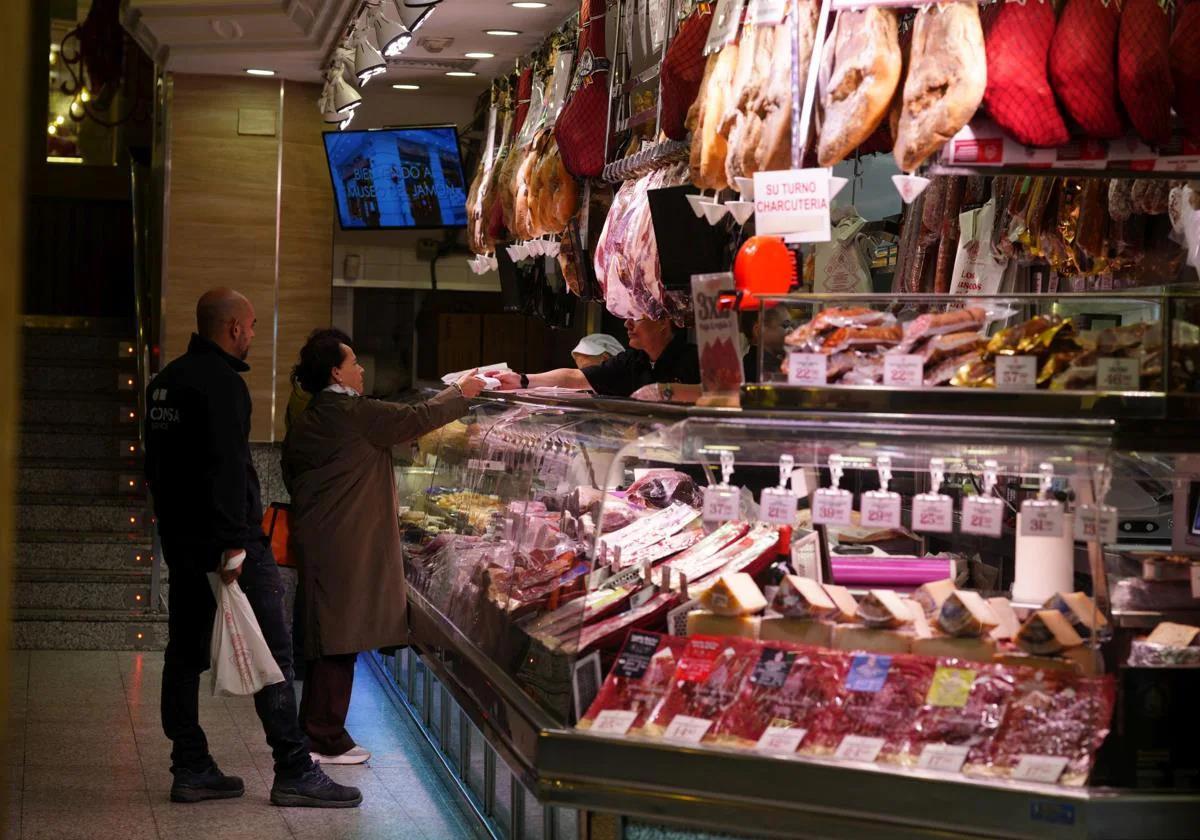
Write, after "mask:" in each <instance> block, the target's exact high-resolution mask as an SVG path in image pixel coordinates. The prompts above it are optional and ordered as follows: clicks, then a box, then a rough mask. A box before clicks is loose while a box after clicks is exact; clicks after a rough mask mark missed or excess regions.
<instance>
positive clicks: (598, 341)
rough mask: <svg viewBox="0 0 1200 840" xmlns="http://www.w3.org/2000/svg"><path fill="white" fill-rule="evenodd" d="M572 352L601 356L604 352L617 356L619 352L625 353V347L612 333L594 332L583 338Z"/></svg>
mask: <svg viewBox="0 0 1200 840" xmlns="http://www.w3.org/2000/svg"><path fill="white" fill-rule="evenodd" d="M571 352H572V353H582V354H583V355H585V356H599V355H601V354H603V353H608V354H609V355H610V356H616V355H617V354H618V353H624V352H625V348H624V347H623V346H622V345H621V342H619V341H617V340H616V339H615V338H613V337H612V336H611V335H606V334H604V333H592V334H591V335H585V336H584V337H583V338H581V339H580V340H579V343H578V344H576V345H575V349H574V350H572V351H571Z"/></svg>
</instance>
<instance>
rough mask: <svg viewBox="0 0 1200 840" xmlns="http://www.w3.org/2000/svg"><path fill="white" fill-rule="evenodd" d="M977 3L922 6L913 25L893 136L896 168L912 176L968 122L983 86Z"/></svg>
mask: <svg viewBox="0 0 1200 840" xmlns="http://www.w3.org/2000/svg"><path fill="white" fill-rule="evenodd" d="M983 55H986V53H985V52H984V44H983V29H982V27H981V26H980V23H979V7H978V6H977V5H976V3H975V0H955V2H950V3H943V4H940V5H934V6H926V7H923V8H922V9H921V10H920V11H918V12H917V18H916V22H915V23H914V24H913V42H912V55H911V58H910V60H909V68H908V76H907V78H906V79H905V82H904V103H903V107H902V110H901V112H900V124H899V128H898V129H897V132H898V133H897V137H896V148H895V155H896V163H897V164H898V165H899V167H900V169H901V170H902V171H904V172H912V171H913V170H914V169H916V168H917V167H918V166H920V165H921V164H922V163H924V162H925V161H926V160H927V159H928V158H929V157H930V155H932V154H934V153H935V152H936V151H938V150H939V149H940V148H941V147H942V145H943V144H944V143H945V142H946V141H947V140H949V139H950V138H951V137H953V136H954V135H955V134H957V133H958V131H959V129H961V128H962V127H963V126H965V125H966V124H967V123H968V122H970V121H971V117H973V116H975V111H976V110H977V109H978V108H979V104H980V103H981V102H982V101H983V94H984V90H985V89H986V87H987V65H986V62H984V61H980V60H979V58H980V56H983Z"/></svg>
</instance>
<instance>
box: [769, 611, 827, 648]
mask: <svg viewBox="0 0 1200 840" xmlns="http://www.w3.org/2000/svg"><path fill="white" fill-rule="evenodd" d="M834 626H835V625H834V623H833V622H832V621H815V620H812V619H808V618H786V617H784V616H769V617H767V618H764V619H763V620H762V623H761V624H760V625H759V627H758V638H759V640H760V641H764V642H791V643H792V644H795V645H817V646H819V647H832V646H833V628H834Z"/></svg>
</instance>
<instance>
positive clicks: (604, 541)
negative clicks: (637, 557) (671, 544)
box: [600, 502, 700, 555]
mask: <svg viewBox="0 0 1200 840" xmlns="http://www.w3.org/2000/svg"><path fill="white" fill-rule="evenodd" d="M699 518H700V512H699V511H698V510H696V509H695V508H693V507H691V506H690V505H686V504H682V503H680V502H672V503H671V504H670V505H669V506H668V507H666V508H663V509H662V510H659V511H656V512H655V513H652V514H650V515H649V516H643V517H641V518H640V519H637V520H635V521H634V522H632V523H631V524H629V525H626V526H625V527H624V528H622V529H621V530H619V531H613V532H609V533H605V534H601V535H600V551H601V552H602V553H603V554H605V555H611V554H612V553H614V552H617V551H619V552H620V553H621V554H622V555H624V554H625V553H626V552H631V551H638V550H640V549H642V548H645V547H647V546H650V545H653V544H654V543H656V542H658V541H659V540H661V539H663V538H664V537H669V536H671V535H672V534H677V533H679V532H680V531H682V530H683V529H684V528H686V527H687V526H688V525H690V524H692V523H693V522H695V521H696V520H697V519H699Z"/></svg>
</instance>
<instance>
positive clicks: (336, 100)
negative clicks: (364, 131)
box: [317, 0, 442, 130]
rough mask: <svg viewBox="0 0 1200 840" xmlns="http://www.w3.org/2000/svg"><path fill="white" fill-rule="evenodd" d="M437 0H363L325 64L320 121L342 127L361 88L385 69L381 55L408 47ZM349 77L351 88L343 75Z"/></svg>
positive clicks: (395, 53)
mask: <svg viewBox="0 0 1200 840" xmlns="http://www.w3.org/2000/svg"><path fill="white" fill-rule="evenodd" d="M441 2H442V0H364V2H363V3H362V4H360V5H359V6H358V8H357V9H356V10H355V11H354V13H353V14H352V15H351V18H350V22H349V23H348V24H347V25H346V27H345V34H344V36H343V38H342V39H341V41H340V42H339V43H338V46H337V47H336V48H335V49H334V50H333V54H332V55H331V56H330V57H329V63H328V64H327V65H326V67H325V73H324V76H325V87H324V88H323V89H322V91H321V96H320V97H319V99H318V100H317V107H318V108H319V109H320V111H321V115H322V117H323V119H324V120H325V122H326V123H327V124H329V125H336V126H337V127H338V130H343V129H345V128H346V127H347V126H348V125H350V121H351V120H352V119H353V118H354V111H355V109H356V108H358V106H359V105H361V104H362V101H363V97H362V93H361V89H362V88H364V87H365V86H366V84H367V82H369V81H370V80H371V79H373V78H375V77H376V76H381V75H383V74H384V73H386V72H387V60H388V59H389V58H395V57H397V56H399V55H400V54H401V53H403V52H404V51H405V50H406V49H408V45H409V44H411V43H412V40H413V36H414V34H415V33H416V31H417V30H418V29H420V28H421V26H422V25H424V23H425V21H426V20H428V19H429V16H430V15H431V14H432V13H433V10H434V9H435V8H436V7H437V6H438V4H439V3H441ZM347 72H348V73H349V75H350V76H351V77H352V78H353V80H354V81H355V83H356V84H357V86H358V88H357V89H356V88H355V86H354V85H352V84H351V83H350V82H349V81H347V79H346V75H347Z"/></svg>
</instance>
